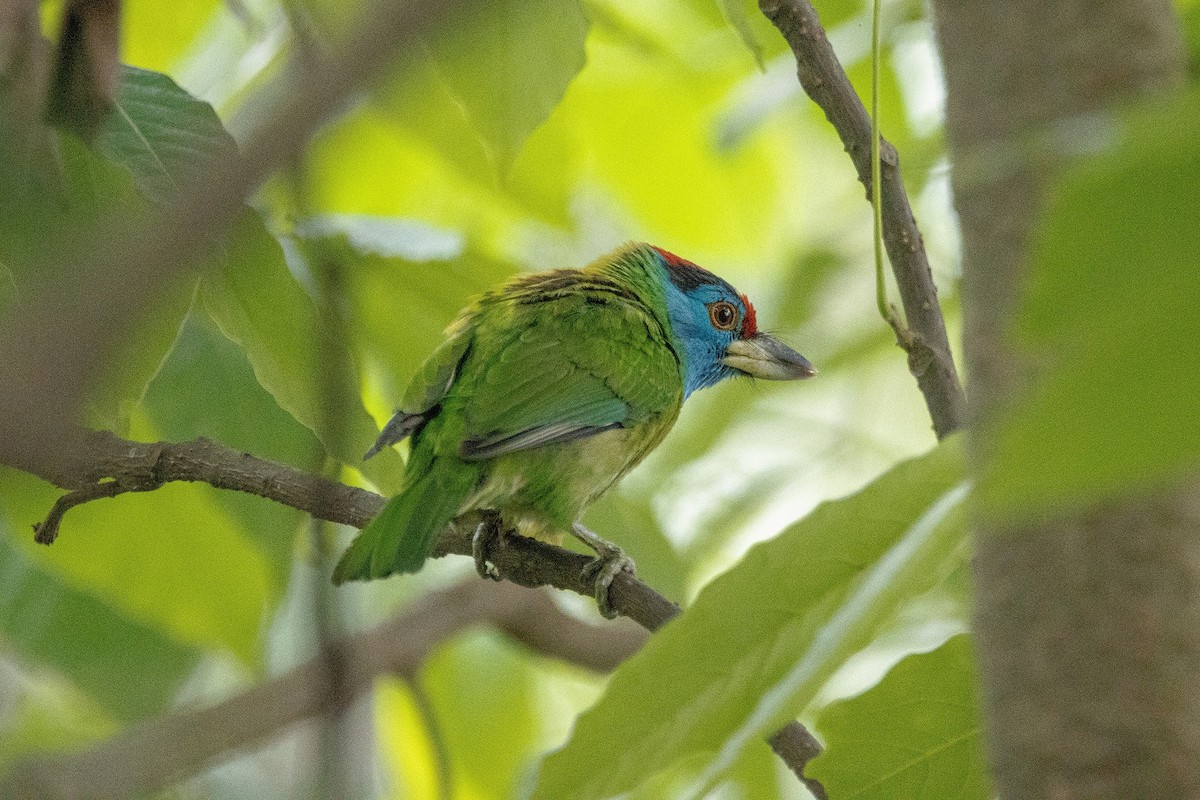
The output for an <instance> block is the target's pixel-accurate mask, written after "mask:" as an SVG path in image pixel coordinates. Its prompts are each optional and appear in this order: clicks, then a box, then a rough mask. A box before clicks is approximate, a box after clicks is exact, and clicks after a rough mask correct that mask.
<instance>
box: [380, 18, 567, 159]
mask: <svg viewBox="0 0 1200 800" xmlns="http://www.w3.org/2000/svg"><path fill="white" fill-rule="evenodd" d="M587 31H588V21H587V17H585V16H584V14H583V10H582V9H581V8H580V6H579V3H578V2H577V0H567V2H555V0H533V1H532V2H528V1H527V2H513V1H512V0H486V2H480V3H475V4H472V6H470V7H464V9H463V13H462V15H460V16H459V17H458V18H456V19H455V21H454V24H452V25H444V26H441V27H440V28H438V29H437V30H436V31H434V32H433V33H432V34H431V35H430V36H429V37H428V39H427V40H426V42H425V47H422V48H419V49H415V50H414V54H413V55H411V56H410V57H408V58H406V59H405V60H404V62H403V63H402V65H401V68H400V69H399V70H398V71H397V74H396V77H395V78H394V79H393V80H392V81H391V83H390V85H389V88H388V89H387V90H386V91H385V92H384V93H383V95H382V96H383V97H385V98H386V99H385V101H384V102H385V103H386V105H387V107H388V108H391V109H393V110H394V111H395V113H396V114H397V115H398V116H399V119H400V120H401V122H402V123H403V124H404V125H406V126H408V127H409V128H411V129H412V130H413V131H415V132H417V133H418V134H419V135H421V136H423V137H425V138H426V139H427V140H428V141H429V142H431V143H432V144H433V145H434V146H435V147H437V148H439V149H443V152H446V154H447V155H449V156H450V157H451V158H452V159H455V160H459V159H464V158H465V159H467V161H466V162H465V164H464V166H466V167H467V168H468V169H471V170H473V171H475V172H476V173H477V174H478V176H479V177H480V178H483V177H485V176H488V177H490V176H493V175H494V176H498V177H499V176H503V175H504V174H505V173H506V172H507V171H508V167H509V165H510V164H511V163H512V162H513V160H514V159H515V158H516V156H517V153H518V152H519V151H520V149H521V146H522V144H524V142H525V139H526V138H527V137H528V136H529V134H530V133H531V132H532V131H533V130H534V129H535V128H536V127H537V126H538V125H540V124H541V123H542V121H543V120H545V119H546V117H547V116H548V115H549V114H550V112H551V111H552V110H553V109H554V107H555V105H557V103H558V101H559V100H560V99H561V98H562V96H563V92H564V91H566V88H567V84H569V83H570V82H571V79H572V78H574V77H575V74H576V73H577V72H579V70H580V69H581V68H582V67H583V63H584V50H583V43H584V38H585V36H586V35H587Z"/></svg>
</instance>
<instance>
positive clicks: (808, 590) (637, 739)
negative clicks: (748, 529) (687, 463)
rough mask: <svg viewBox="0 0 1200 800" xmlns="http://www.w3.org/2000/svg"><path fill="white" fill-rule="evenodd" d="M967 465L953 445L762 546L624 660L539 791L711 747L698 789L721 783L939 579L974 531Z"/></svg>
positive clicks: (635, 770)
mask: <svg viewBox="0 0 1200 800" xmlns="http://www.w3.org/2000/svg"><path fill="white" fill-rule="evenodd" d="M962 474H963V464H962V457H961V452H960V447H959V446H958V443H957V442H956V441H953V440H952V441H948V442H946V443H943V444H942V445H941V446H940V447H939V448H938V449H936V450H934V451H933V452H931V453H930V454H928V455H926V456H923V457H921V458H919V459H915V460H912V461H908V462H905V463H902V464H901V465H899V466H897V467H896V468H894V469H892V470H891V471H890V472H888V473H886V474H885V475H883V476H882V477H880V478H879V479H878V480H876V481H875V482H874V483H872V484H871V485H869V486H868V487H867V488H866V489H864V490H862V491H861V492H859V493H858V494H855V495H852V496H851V497H849V498H846V499H845V500H840V501H835V502H830V503H826V504H824V505H822V506H820V507H818V508H817V509H816V510H815V511H813V513H812V514H810V515H809V516H808V517H807V518H806V519H804V520H802V521H801V522H799V523H797V524H796V525H794V526H792V527H791V528H790V529H789V530H787V531H786V532H784V533H783V534H781V535H780V536H779V537H777V538H776V539H774V540H771V541H769V542H764V543H762V544H760V545H757V546H756V547H754V548H753V549H751V550H750V551H749V552H748V553H747V554H746V556H745V558H743V560H742V561H741V563H739V564H738V565H737V566H736V567H735V568H734V569H732V570H730V571H729V572H728V573H726V574H725V575H723V576H721V577H720V578H718V579H717V580H715V581H713V583H712V584H710V585H709V586H708V587H707V588H706V589H705V590H704V591H703V592H702V593H701V594H700V596H699V597H698V598H697V600H696V603H695V605H694V606H693V607H692V608H691V609H689V610H688V611H686V612H685V613H684V615H683V616H682V617H680V618H679V619H678V620H676V621H674V622H672V623H671V624H670V625H668V626H667V627H666V628H664V629H663V630H662V631H660V632H659V633H658V634H657V635H656V636H655V637H654V638H653V639H652V640H651V641H650V643H649V644H648V645H647V646H646V647H645V648H644V649H643V650H642V651H641V652H640V653H638V654H637V655H636V656H634V657H633V658H632V659H630V660H629V661H628V662H626V663H625V664H624V665H622V666H621V667H620V668H619V669H618V671H617V672H616V674H615V675H614V676H613V680H612V683H611V684H610V685H609V689H608V692H607V693H606V694H605V696H604V697H603V698H602V699H601V701H600V702H599V703H598V704H597V705H596V706H595V707H594V708H593V709H592V710H591V711H589V712H587V713H586V714H584V715H583V716H582V717H581V718H580V720H579V722H578V724H577V725H576V728H575V733H574V735H573V736H572V739H571V741H570V742H569V743H568V744H567V746H566V747H565V748H564V749H563V750H561V751H559V752H557V753H554V754H552V755H551V756H550V757H549V758H548V759H547V760H546V762H545V764H544V767H543V771H542V775H541V781H540V783H539V785H538V790H537V793H536V794H535V797H538V798H552V797H568V796H569V797H575V798H583V799H584V800H590V798H603V797H609V796H611V795H614V794H619V793H620V792H622V791H626V790H628V789H629V788H631V787H633V786H636V785H637V784H638V783H640V782H641V781H643V780H645V779H646V778H647V777H649V776H651V775H653V774H655V773H656V772H659V771H660V770H662V769H664V768H666V767H668V766H670V765H671V764H673V763H675V762H677V761H679V760H681V759H686V758H695V757H697V756H699V755H701V754H703V755H704V756H705V768H704V773H703V777H704V780H703V781H702V782H701V784H702V785H706V784H707V782H710V781H715V780H717V779H719V778H720V777H721V776H722V775H723V774H724V773H725V771H726V770H728V769H729V768H730V766H731V765H732V764H733V763H734V762H735V761H736V759H737V758H738V757H739V756H740V755H741V753H742V752H744V748H745V746H746V745H747V744H748V743H750V742H752V741H754V740H755V739H758V738H760V737H761V736H763V735H765V734H767V733H769V732H771V731H772V730H774V729H775V728H777V727H778V726H780V725H781V724H783V723H784V722H785V721H787V720H788V719H790V718H792V717H794V716H795V715H796V714H797V713H799V712H800V711H801V710H802V709H803V708H804V707H805V706H806V705H807V703H808V702H809V701H810V700H811V699H812V697H813V695H814V694H815V692H816V691H817V689H819V688H820V686H821V684H822V683H823V682H824V681H825V680H826V679H827V678H828V677H829V676H830V675H831V674H832V673H833V671H834V670H835V669H836V668H837V667H838V666H840V665H841V664H842V663H843V662H844V661H845V659H846V658H848V657H849V656H850V655H852V654H853V653H854V652H856V651H857V650H859V649H861V648H862V647H863V646H864V645H866V644H867V642H869V641H870V639H871V637H872V635H873V634H874V632H875V631H876V630H878V628H879V626H880V625H881V624H882V623H883V622H884V621H885V620H886V619H887V618H888V616H889V614H891V613H892V612H894V610H895V608H896V607H897V604H899V603H901V602H903V601H904V600H906V599H908V598H910V597H913V596H915V595H917V594H919V593H920V592H922V591H924V590H926V589H928V588H929V587H930V586H932V585H933V584H934V583H936V581H937V580H938V578H939V576H940V573H941V571H942V569H943V567H944V565H945V564H946V563H947V561H948V559H949V558H950V556H951V555H952V553H953V552H954V551H955V549H956V548H957V547H958V546H959V544H960V543H961V541H962V538H963V536H964V535H965V523H964V515H963V514H962V513H961V509H962V502H961V501H962V499H963V497H964V496H965V494H966V492H965V487H963V486H962V485H961V484H959V481H961V479H962ZM689 796H690V795H689Z"/></svg>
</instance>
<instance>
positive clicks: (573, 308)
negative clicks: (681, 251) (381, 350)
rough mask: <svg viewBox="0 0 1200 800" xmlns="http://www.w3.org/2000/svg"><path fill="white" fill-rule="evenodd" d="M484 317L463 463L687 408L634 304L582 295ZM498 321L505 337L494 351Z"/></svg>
mask: <svg viewBox="0 0 1200 800" xmlns="http://www.w3.org/2000/svg"><path fill="white" fill-rule="evenodd" d="M487 317H488V318H490V319H487V320H483V321H481V323H480V329H479V337H480V341H481V348H480V349H481V350H487V351H489V358H488V359H487V363H485V364H481V365H480V366H479V368H478V369H479V373H480V374H479V376H478V379H477V380H476V381H473V382H472V383H473V385H472V386H471V387H470V395H469V398H468V402H467V403H466V404H465V405H466V423H467V424H466V433H467V436H466V439H465V440H464V442H463V444H462V446H461V448H460V454H461V455H462V457H463V458H465V459H468V460H475V459H483V458H491V457H494V456H497V455H502V454H504V453H509V452H513V451H516V450H526V449H529V448H533V447H541V446H544V445H548V444H553V443H556V442H565V441H571V440H574V439H580V438H584V437H587V436H592V435H595V434H597V433H602V432H603V431H607V430H612V429H613V428H617V427H631V426H633V425H636V424H638V423H639V422H642V421H643V420H645V419H647V418H648V417H651V416H653V415H657V414H660V413H662V412H663V411H664V410H666V409H668V408H670V407H671V405H672V404H678V403H679V402H681V399H682V385H681V377H680V370H679V363H678V360H677V359H676V357H675V356H674V354H673V352H672V351H671V349H670V348H669V347H668V346H667V345H666V343H665V339H664V337H663V335H662V332H661V328H660V327H659V326H658V324H657V323H656V322H655V321H654V320H653V318H652V317H651V316H650V314H649V312H648V311H646V310H645V309H644V307H641V306H640V305H638V304H636V303H633V302H630V301H628V300H624V299H620V298H618V297H616V296H615V295H613V294H612V293H609V292H604V291H601V290H599V289H597V288H596V287H594V286H591V285H584V286H582V287H579V288H578V291H575V292H571V293H560V294H555V295H551V296H540V297H539V296H535V297H534V298H532V299H524V300H523V301H522V302H519V303H510V304H508V305H506V306H504V307H502V308H498V309H487ZM492 320H494V321H495V324H494V325H493V326H492V327H494V328H495V329H498V330H500V331H504V332H507V335H503V334H501V335H500V337H499V338H500V341H491V342H487V341H486V337H487V336H488V330H489V324H488V323H489V321H492ZM463 388H464V389H466V388H467V387H465V386H464V387H463Z"/></svg>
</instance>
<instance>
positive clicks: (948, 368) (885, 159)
mask: <svg viewBox="0 0 1200 800" xmlns="http://www.w3.org/2000/svg"><path fill="white" fill-rule="evenodd" d="M758 5H759V8H760V9H761V10H762V12H763V14H765V15H766V16H767V18H768V19H770V20H771V22H772V23H774V25H775V27H776V28H778V29H779V32H780V33H782V34H783V38H784V39H786V40H787V43H788V45H789V46H790V47H791V49H792V53H793V54H794V55H795V57H796V73H797V75H798V76H799V78H800V85H801V86H803V87H804V91H805V92H806V93H807V94H808V96H809V97H810V98H812V100H813V102H815V103H816V104H817V105H818V106H820V107H821V110H822V111H824V112H825V116H826V117H827V118H828V119H829V122H830V123H831V124H832V125H833V127H834V129H835V130H836V131H837V134H838V136H839V137H840V138H841V140H842V144H843V145H845V148H846V152H847V153H848V154H849V155H850V160H851V161H852V162H854V169H855V171H856V172H857V173H858V179H859V181H861V182H862V184H863V186H865V187H866V189H867V196H868V197H870V194H871V191H872V189H871V118H870V116H869V115H868V114H867V110H866V108H865V107H864V106H863V104H862V100H861V99H860V98H859V96H858V93H857V92H855V91H854V87H853V86H851V85H850V79H849V78H847V77H846V72H845V70H843V69H842V65H841V63H840V62H839V61H838V60H837V56H836V55H835V54H834V52H833V47H832V46H831V45H830V44H829V39H827V38H826V37H825V29H824V28H822V27H821V21H820V20H819V19H818V18H817V12H816V10H815V9H813V7H812V4H811V3H809V2H808V0H759V4H758ZM880 153H881V157H880V160H881V161H882V164H881V167H882V175H883V177H882V183H883V186H882V194H881V201H882V207H883V243H884V246H885V247H886V248H887V254H888V259H889V260H890V261H891V264H892V272H893V273H894V274H895V276H896V284H897V286H899V288H900V300H901V303H902V304H903V306H904V315H905V317H906V319H907V323H908V327H907V330H904V329H903V328H901V329H899V330H897V342H898V344H899V345H900V346H901V347H902V348H904V350H905V351H906V352H907V353H908V368H909V370H910V371H911V372H912V374H913V376H914V377H915V378H916V379H917V386H918V387H919V388H920V390H921V394H922V395H923V396H924V398H925V405H926V407H927V408H928V409H929V416H930V419H931V420H932V421H933V430H934V432H935V433H936V434H937V436H938V438H939V439H940V438H942V437H944V436H946V435H948V434H950V433H952V432H953V431H955V430H957V429H958V428H959V427H960V426H961V425H962V422H963V412H964V405H965V402H966V401H965V397H964V395H963V389H962V385H961V383H960V382H959V380H958V371H957V369H956V368H955V366H954V357H953V355H952V353H951V350H950V342H949V339H948V338H947V336H946V323H945V320H944V319H943V318H942V309H941V304H940V303H939V302H938V296H937V287H936V286H935V285H934V283H933V274H932V272H930V269H929V259H928V258H927V257H926V255H925V242H924V240H923V239H922V238H921V232H920V230H918V229H917V223H916V220H915V219H914V217H913V213H912V207H911V206H910V205H909V202H908V193H907V192H906V191H905V189H904V182H903V181H902V180H901V178H900V160H899V157H898V156H897V155H896V149H895V148H894V147H892V145H891V144H889V143H888V142H887V141H886V140H883V141H880Z"/></svg>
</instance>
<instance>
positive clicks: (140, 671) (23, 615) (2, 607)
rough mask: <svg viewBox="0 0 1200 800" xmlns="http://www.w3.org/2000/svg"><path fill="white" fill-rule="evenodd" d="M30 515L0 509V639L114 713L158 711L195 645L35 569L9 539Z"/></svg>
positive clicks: (188, 666) (190, 661) (27, 532)
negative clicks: (131, 616) (2, 511)
mask: <svg viewBox="0 0 1200 800" xmlns="http://www.w3.org/2000/svg"><path fill="white" fill-rule="evenodd" d="M6 481H7V476H6ZM5 494H7V490H6V491H5ZM6 510H7V509H6ZM47 510H49V509H48V508H47ZM68 520H69V518H68ZM30 522H31V521H30V520H29V519H28V518H27V517H26V518H21V517H20V516H14V515H13V514H12V513H11V511H9V513H6V514H3V515H0V532H2V533H3V535H2V536H0V630H2V631H3V634H4V643H5V645H6V646H10V647H12V648H13V649H14V650H16V651H17V652H19V653H20V654H21V655H22V657H24V658H26V659H29V660H30V661H31V662H33V663H37V664H40V665H44V666H47V667H50V668H52V669H54V670H56V671H58V672H60V673H61V674H62V675H64V676H66V677H67V678H68V679H69V680H70V681H71V682H72V683H74V684H75V686H77V687H78V688H79V689H80V690H82V691H83V692H85V693H86V694H88V695H90V696H91V697H92V698H93V699H94V700H95V701H96V702H97V703H98V704H99V705H100V706H101V707H103V708H104V709H106V710H107V711H108V712H109V713H110V714H112V715H113V716H115V717H118V718H122V719H133V718H140V717H146V716H150V715H152V714H156V713H159V712H161V711H162V710H163V709H164V708H165V707H166V706H167V705H169V704H170V702H171V700H172V699H173V698H174V696H175V693H176V691H177V690H178V689H179V686H180V684H181V683H182V682H183V680H184V679H185V678H186V677H187V676H188V675H189V674H190V673H191V671H192V669H193V667H194V666H195V662H196V656H197V651H196V650H195V649H194V648H191V647H189V646H186V645H184V644H182V643H180V642H179V641H177V640H176V639H173V638H172V637H170V636H168V635H166V634H165V633H163V632H162V631H161V630H160V629H158V628H157V627H156V626H153V625H148V624H145V623H144V622H139V621H136V620H134V619H131V618H130V617H128V616H126V615H125V614H123V613H122V612H121V611H120V610H118V609H117V608H114V607H113V606H112V605H109V604H107V603H105V602H103V601H102V600H100V599H99V598H97V597H96V596H95V595H92V594H90V593H88V592H84V591H80V590H79V589H76V588H74V587H72V586H71V585H70V584H68V583H67V582H65V581H63V580H62V579H61V578H58V577H56V576H55V575H53V574H52V573H50V572H48V571H46V570H45V569H42V568H39V567H38V566H37V565H36V564H35V563H34V562H33V561H32V560H30V559H29V558H28V557H27V556H26V555H24V554H23V553H22V552H21V550H20V549H19V548H17V547H16V546H15V544H14V542H13V537H17V536H24V537H27V538H30V537H32V535H33V534H32V531H31V529H30V528H29V525H30ZM68 524H69V522H68ZM84 535H86V534H84ZM56 546H57V545H56Z"/></svg>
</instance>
